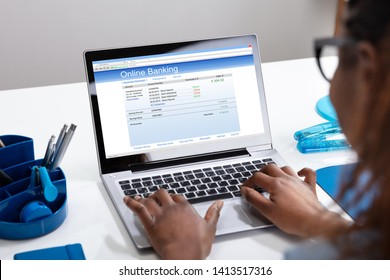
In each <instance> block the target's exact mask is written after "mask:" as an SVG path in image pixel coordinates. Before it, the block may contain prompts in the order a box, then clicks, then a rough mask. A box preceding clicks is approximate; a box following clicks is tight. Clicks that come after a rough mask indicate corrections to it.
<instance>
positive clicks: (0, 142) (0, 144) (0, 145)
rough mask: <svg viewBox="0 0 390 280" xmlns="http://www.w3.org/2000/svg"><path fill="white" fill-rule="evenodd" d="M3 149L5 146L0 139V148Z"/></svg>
mask: <svg viewBox="0 0 390 280" xmlns="http://www.w3.org/2000/svg"><path fill="white" fill-rule="evenodd" d="M4 147H5V144H4V142H3V141H1V139H0V148H4Z"/></svg>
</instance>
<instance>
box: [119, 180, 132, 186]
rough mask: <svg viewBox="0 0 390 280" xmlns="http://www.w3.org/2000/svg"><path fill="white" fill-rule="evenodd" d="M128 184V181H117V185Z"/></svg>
mask: <svg viewBox="0 0 390 280" xmlns="http://www.w3.org/2000/svg"><path fill="white" fill-rule="evenodd" d="M129 183H130V181H129V180H123V181H119V185H125V184H129Z"/></svg>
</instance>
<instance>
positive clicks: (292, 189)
mask: <svg viewBox="0 0 390 280" xmlns="http://www.w3.org/2000/svg"><path fill="white" fill-rule="evenodd" d="M299 176H301V177H304V180H302V179H301V178H300V177H299ZM256 186H260V187H261V188H263V189H264V190H265V191H266V192H268V193H269V198H266V197H264V196H263V195H261V194H260V193H259V192H257V191H256V190H254V189H253V187H256ZM315 188H316V174H315V172H314V171H313V170H311V169H308V168H304V169H302V170H301V171H299V172H298V173H295V172H294V171H293V170H292V169H291V168H290V167H282V168H279V167H277V166H276V165H275V164H270V165H267V166H265V167H264V168H262V169H261V170H260V171H258V172H255V173H254V174H253V175H252V177H250V178H249V179H248V180H247V181H246V182H245V183H244V184H243V185H242V187H241V193H242V195H243V196H244V197H245V198H246V200H247V201H248V202H249V203H250V204H252V205H253V206H254V207H255V208H256V209H257V210H258V211H260V212H261V213H262V214H263V215H264V216H265V217H266V218H268V219H269V220H270V221H271V222H273V223H274V224H275V225H276V226H277V227H279V228H280V229H281V230H283V231H285V232H287V233H290V234H294V235H298V236H301V237H312V236H316V235H322V234H330V233H334V232H338V231H341V230H343V229H345V228H346V227H347V226H348V225H349V222H348V221H346V220H345V219H344V218H342V217H341V216H340V215H338V214H336V213H333V212H330V211H328V210H327V209H326V208H325V207H323V206H322V204H321V203H320V202H319V200H318V199H317V195H316V190H315Z"/></svg>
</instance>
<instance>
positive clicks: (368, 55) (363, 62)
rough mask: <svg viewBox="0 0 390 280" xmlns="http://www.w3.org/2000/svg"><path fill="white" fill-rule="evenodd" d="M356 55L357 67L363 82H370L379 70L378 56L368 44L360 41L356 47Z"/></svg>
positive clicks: (374, 49)
mask: <svg viewBox="0 0 390 280" xmlns="http://www.w3.org/2000/svg"><path fill="white" fill-rule="evenodd" d="M356 50H357V53H358V62H359V63H358V65H359V66H358V67H359V68H360V69H359V70H360V71H362V72H361V73H362V78H363V79H367V80H366V81H365V82H369V83H370V82H372V81H373V80H374V78H375V77H376V75H377V71H378V69H379V56H378V53H377V50H376V48H375V47H374V46H373V45H372V44H371V43H369V42H366V41H362V42H359V43H358V44H357V46H356Z"/></svg>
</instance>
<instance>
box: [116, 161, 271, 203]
mask: <svg viewBox="0 0 390 280" xmlns="http://www.w3.org/2000/svg"><path fill="white" fill-rule="evenodd" d="M270 163H275V162H274V161H273V160H272V159H271V158H266V159H263V160H254V161H248V162H243V163H236V164H230V165H223V166H215V167H209V168H203V169H196V170H188V171H184V172H177V173H167V174H163V175H158V176H152V177H143V178H136V179H130V180H121V181H119V184H120V186H121V188H122V190H123V192H124V194H125V195H126V196H131V197H135V196H137V195H138V196H141V197H148V196H149V195H150V194H152V193H153V192H155V191H157V190H158V189H160V188H161V189H166V190H167V191H168V193H171V194H181V195H183V196H184V197H186V198H187V200H188V201H189V202H190V203H192V204H194V203H200V202H205V201H212V200H218V199H227V198H233V197H240V196H241V193H240V186H241V184H242V183H244V182H245V181H246V180H247V179H248V178H249V177H250V176H251V175H252V174H253V173H254V172H256V171H258V170H259V169H260V168H262V167H264V166H265V165H267V164H270ZM257 191H259V192H263V190H262V189H261V188H260V187H257Z"/></svg>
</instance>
